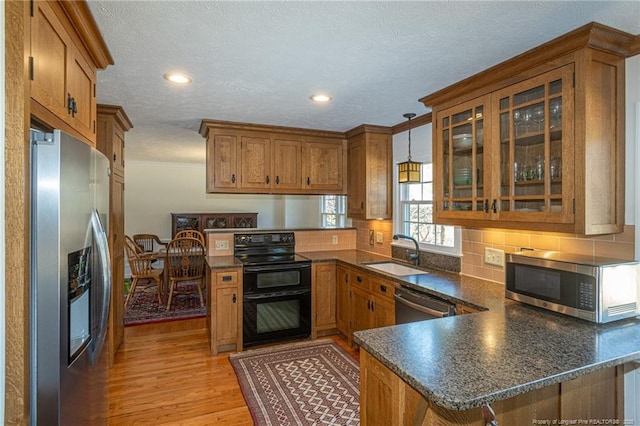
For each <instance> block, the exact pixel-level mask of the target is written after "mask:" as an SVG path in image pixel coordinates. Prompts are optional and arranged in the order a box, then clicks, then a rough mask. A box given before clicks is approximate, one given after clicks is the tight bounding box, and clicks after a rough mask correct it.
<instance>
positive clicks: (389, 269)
mask: <svg viewBox="0 0 640 426" xmlns="http://www.w3.org/2000/svg"><path fill="white" fill-rule="evenodd" d="M366 266H368V267H369V268H373V269H376V270H378V271H381V272H386V273H387V274H391V275H397V276H405V275H418V274H428V272H426V271H423V270H421V269H416V268H412V267H410V266H405V265H401V264H399V263H395V262H381V263H369V264H366Z"/></svg>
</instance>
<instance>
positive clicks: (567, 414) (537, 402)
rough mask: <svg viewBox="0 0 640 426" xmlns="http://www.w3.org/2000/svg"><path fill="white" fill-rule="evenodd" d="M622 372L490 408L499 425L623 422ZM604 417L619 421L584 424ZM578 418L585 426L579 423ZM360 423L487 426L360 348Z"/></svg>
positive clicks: (476, 414)
mask: <svg viewBox="0 0 640 426" xmlns="http://www.w3.org/2000/svg"><path fill="white" fill-rule="evenodd" d="M623 373H624V366H623V365H621V366H617V367H610V368H606V369H603V370H599V371H596V372H594V373H590V374H587V375H584V376H581V377H579V378H577V379H574V380H570V381H567V382H563V383H559V384H556V385H551V386H547V387H544V388H542V389H538V390H534V391H531V392H528V393H525V394H522V395H518V396H515V397H512V398H508V399H505V400H502V401H497V402H494V403H492V404H491V407H492V408H493V410H494V412H495V415H496V420H497V422H498V424H499V425H530V424H532V422H535V421H536V420H537V421H540V422H542V421H546V420H548V421H549V423H548V424H563V423H561V422H560V421H561V420H565V421H574V420H575V421H576V422H575V423H564V424H625V423H624V421H623V419H624V402H623V401H624V390H623V383H624V377H623ZM604 419H611V420H612V421H614V422H615V421H618V423H593V422H592V423H588V422H589V420H591V421H594V420H596V421H602V420H604ZM581 420H583V421H585V422H587V423H578V421H581ZM554 421H555V422H556V423H553V422H554ZM360 424H361V425H363V426H366V425H422V426H427V425H441V426H444V425H456V426H485V423H484V421H483V417H482V410H481V408H473V409H470V410H464V411H455V410H448V409H446V408H443V407H441V406H438V405H436V404H435V403H434V402H432V401H429V400H426V399H425V398H424V397H423V396H422V395H420V394H419V393H418V392H417V391H416V390H415V389H414V388H412V387H411V386H409V385H408V384H407V383H406V382H404V381H403V380H402V379H401V378H400V377H399V376H397V375H396V374H395V373H393V372H392V371H391V370H390V369H388V368H387V367H386V366H385V365H383V364H382V363H381V362H380V361H378V360H377V359H376V358H374V357H373V356H372V355H371V354H370V353H368V352H367V351H366V350H364V349H361V350H360ZM535 424H543V423H535ZM544 424H547V423H544Z"/></svg>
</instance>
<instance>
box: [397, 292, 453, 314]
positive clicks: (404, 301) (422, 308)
mask: <svg viewBox="0 0 640 426" xmlns="http://www.w3.org/2000/svg"><path fill="white" fill-rule="evenodd" d="M393 298H394V299H396V302H398V303H402V304H403V305H406V306H408V307H410V308H413V309H415V310H416V311H420V312H422V313H423V314H427V315H431V316H434V317H437V318H444V317H448V316H449V313H448V312H442V311H438V310H436V309H431V308H427V307H426V306H422V305H418V304H417V303H413V302H410V301H408V300H407V299H405V298H404V297H402V296H401V295H399V294H394V295H393Z"/></svg>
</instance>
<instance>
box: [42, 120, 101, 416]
mask: <svg viewBox="0 0 640 426" xmlns="http://www.w3.org/2000/svg"><path fill="white" fill-rule="evenodd" d="M31 178H32V179H31V185H32V192H31V194H32V195H31V291H32V295H31V336H32V338H31V407H32V409H31V413H32V421H31V423H32V424H33V425H63V426H66V425H92V424H106V422H107V415H108V393H107V385H108V383H107V382H108V357H107V354H106V352H107V348H106V347H105V345H104V341H105V335H106V332H107V324H108V322H107V321H108V315H109V303H110V294H111V265H110V260H109V259H110V258H109V248H108V245H107V237H106V234H105V227H106V226H107V220H108V216H109V161H108V160H107V158H106V157H105V156H104V155H103V154H101V153H100V152H98V151H97V150H95V149H93V148H91V147H90V146H88V145H86V144H84V143H82V142H80V141H78V140H76V139H75V138H73V137H71V136H69V135H67V134H65V133H63V132H61V131H59V130H55V131H53V133H44V132H40V131H36V130H32V131H31Z"/></svg>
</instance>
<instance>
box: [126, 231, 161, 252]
mask: <svg viewBox="0 0 640 426" xmlns="http://www.w3.org/2000/svg"><path fill="white" fill-rule="evenodd" d="M133 241H135V243H136V244H137V245H138V246H139V247H140V248H141V249H142V251H143V252H145V253H154V252H157V251H159V250H160V249H162V248H166V247H167V244H168V243H163V242H162V241H161V240H160V238H159V237H158V236H157V235H155V234H135V235H134V236H133Z"/></svg>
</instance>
